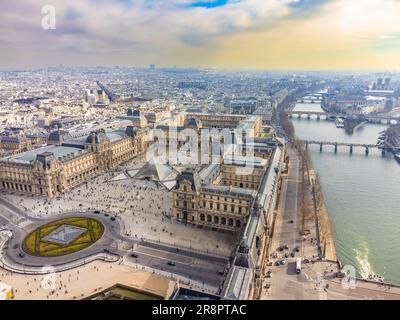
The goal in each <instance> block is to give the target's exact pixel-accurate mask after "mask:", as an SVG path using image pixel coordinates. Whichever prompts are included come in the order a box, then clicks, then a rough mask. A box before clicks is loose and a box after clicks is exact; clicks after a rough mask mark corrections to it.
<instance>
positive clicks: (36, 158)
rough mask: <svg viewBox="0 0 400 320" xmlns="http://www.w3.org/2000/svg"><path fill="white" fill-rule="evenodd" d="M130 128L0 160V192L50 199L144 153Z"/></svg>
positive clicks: (143, 144) (140, 138) (141, 137)
mask: <svg viewBox="0 0 400 320" xmlns="http://www.w3.org/2000/svg"><path fill="white" fill-rule="evenodd" d="M146 147H147V144H146V139H145V136H144V134H143V133H142V132H140V131H138V130H137V129H136V128H135V127H133V126H128V127H127V128H126V129H125V130H123V129H119V130H112V131H107V132H106V131H105V130H99V131H97V132H92V133H91V134H90V135H89V136H87V137H83V138H81V139H70V140H65V141H60V145H58V143H56V145H48V146H46V147H42V148H38V149H35V150H31V151H27V152H24V153H20V154H18V155H13V156H9V157H5V158H3V159H1V160H0V189H2V190H13V191H19V192H26V193H31V194H37V195H44V196H47V197H53V196H55V195H57V194H61V193H64V192H66V191H68V190H69V189H71V188H72V187H75V186H77V185H79V184H81V183H84V182H85V181H86V180H88V179H90V178H92V177H95V176H97V175H100V174H102V173H105V172H107V171H108V170H109V169H111V168H112V167H113V166H115V165H118V164H120V163H122V162H125V161H127V160H129V159H131V158H133V157H135V156H136V155H138V154H140V153H142V152H143V151H145V150H146Z"/></svg>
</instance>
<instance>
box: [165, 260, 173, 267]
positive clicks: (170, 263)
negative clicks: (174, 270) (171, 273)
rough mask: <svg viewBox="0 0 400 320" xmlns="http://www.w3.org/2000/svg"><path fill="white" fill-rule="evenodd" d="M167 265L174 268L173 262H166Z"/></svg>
mask: <svg viewBox="0 0 400 320" xmlns="http://www.w3.org/2000/svg"><path fill="white" fill-rule="evenodd" d="M167 265H169V266H171V267H173V266H175V262H173V261H168V262H167Z"/></svg>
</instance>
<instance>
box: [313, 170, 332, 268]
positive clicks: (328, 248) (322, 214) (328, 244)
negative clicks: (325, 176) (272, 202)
mask: <svg viewBox="0 0 400 320" xmlns="http://www.w3.org/2000/svg"><path fill="white" fill-rule="evenodd" d="M308 175H309V177H310V184H311V188H312V197H313V207H314V212H315V218H316V224H317V229H318V235H319V239H318V242H319V245H320V251H321V257H322V258H323V259H326V260H329V261H337V255H336V249H335V242H334V236H333V226H332V223H331V220H330V218H329V213H328V209H327V207H326V204H325V200H324V196H323V194H322V191H321V185H320V182H319V180H318V176H317V175H316V173H315V171H314V169H313V168H311V167H309V168H308Z"/></svg>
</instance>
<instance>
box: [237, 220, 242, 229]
mask: <svg viewBox="0 0 400 320" xmlns="http://www.w3.org/2000/svg"><path fill="white" fill-rule="evenodd" d="M241 224H242V222H241V221H240V220H236V227H237V228H240V226H241Z"/></svg>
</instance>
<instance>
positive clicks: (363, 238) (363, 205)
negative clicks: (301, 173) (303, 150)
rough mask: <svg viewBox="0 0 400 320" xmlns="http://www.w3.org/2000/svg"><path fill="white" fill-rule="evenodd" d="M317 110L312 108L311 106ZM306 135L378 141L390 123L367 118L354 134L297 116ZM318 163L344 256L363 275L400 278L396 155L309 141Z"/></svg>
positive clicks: (303, 107)
mask: <svg viewBox="0 0 400 320" xmlns="http://www.w3.org/2000/svg"><path fill="white" fill-rule="evenodd" d="M310 107H312V109H313V110H312V111H316V109H315V108H316V106H315V105H314V104H313V105H312V106H311V105H310V104H309V103H303V104H302V103H298V104H296V109H295V110H296V111H309V110H310ZM310 111H311V110H310ZM292 122H293V124H294V127H295V132H296V136H297V137H299V138H300V139H310V140H324V141H337V142H354V143H369V144H375V143H376V141H377V138H378V136H379V133H380V132H381V131H383V130H385V128H386V127H387V126H386V125H380V124H366V125H364V126H362V127H360V128H358V129H357V130H355V132H354V133H353V134H352V135H348V134H346V133H345V130H344V129H339V128H336V126H335V123H334V122H332V121H326V120H319V121H318V120H316V119H310V120H307V118H302V119H297V118H293V119H292ZM309 153H310V156H311V159H312V162H313V165H314V168H315V170H316V172H317V174H318V176H319V179H320V182H321V188H322V192H323V195H324V198H325V202H326V205H327V208H328V211H329V216H330V219H331V221H332V225H333V233H334V241H335V247H336V252H337V256H338V259H339V260H340V261H341V262H342V264H343V265H353V266H354V267H355V268H356V270H357V272H358V275H359V276H362V277H367V276H368V275H370V274H376V275H379V276H382V277H383V278H384V279H385V281H386V282H390V283H396V284H400V164H399V163H397V162H396V161H395V160H394V159H393V155H391V154H388V155H386V156H382V154H381V151H380V150H377V149H371V150H370V153H369V155H368V156H366V155H365V149H364V148H354V152H353V154H352V155H350V153H349V148H348V147H338V152H337V153H336V154H335V153H334V151H333V146H324V148H323V152H320V151H319V146H309Z"/></svg>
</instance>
